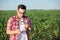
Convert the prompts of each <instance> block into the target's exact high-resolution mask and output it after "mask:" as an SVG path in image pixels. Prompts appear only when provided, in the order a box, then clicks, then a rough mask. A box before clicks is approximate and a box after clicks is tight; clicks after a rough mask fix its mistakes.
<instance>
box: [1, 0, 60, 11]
mask: <svg viewBox="0 0 60 40" xmlns="http://www.w3.org/2000/svg"><path fill="white" fill-rule="evenodd" d="M19 4H24V5H26V7H27V10H31V9H37V10H40V9H44V10H52V9H57V10H60V0H0V10H16V9H17V6H18V5H19Z"/></svg>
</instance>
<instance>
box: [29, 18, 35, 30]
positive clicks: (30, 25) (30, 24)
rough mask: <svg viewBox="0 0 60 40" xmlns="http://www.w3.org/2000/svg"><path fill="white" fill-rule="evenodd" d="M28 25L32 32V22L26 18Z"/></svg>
mask: <svg viewBox="0 0 60 40" xmlns="http://www.w3.org/2000/svg"><path fill="white" fill-rule="evenodd" d="M28 25H29V27H30V28H31V29H32V30H33V29H34V27H33V23H32V21H31V20H30V18H28Z"/></svg>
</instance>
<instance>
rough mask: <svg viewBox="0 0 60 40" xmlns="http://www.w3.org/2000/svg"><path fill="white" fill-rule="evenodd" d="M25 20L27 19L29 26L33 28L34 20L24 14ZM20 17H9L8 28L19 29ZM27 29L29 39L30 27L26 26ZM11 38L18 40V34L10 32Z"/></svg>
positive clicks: (10, 39)
mask: <svg viewBox="0 0 60 40" xmlns="http://www.w3.org/2000/svg"><path fill="white" fill-rule="evenodd" d="M23 20H24V21H25V20H27V23H28V24H29V27H30V28H31V29H32V28H33V27H32V22H31V20H30V19H29V18H28V17H27V16H24V18H23ZM19 26H20V25H19V18H18V17H17V16H12V17H10V18H9V20H8V22H7V30H16V29H19ZM26 29H27V31H26V33H27V36H28V40H29V33H28V28H26ZM9 40H18V35H17V34H10V37H9Z"/></svg>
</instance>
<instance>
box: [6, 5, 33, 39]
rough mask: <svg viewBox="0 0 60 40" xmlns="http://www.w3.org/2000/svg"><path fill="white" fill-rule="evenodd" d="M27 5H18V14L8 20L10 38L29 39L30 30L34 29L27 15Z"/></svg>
mask: <svg viewBox="0 0 60 40" xmlns="http://www.w3.org/2000/svg"><path fill="white" fill-rule="evenodd" d="M25 11H26V6H25V5H23V4H21V5H18V7H17V14H16V15H15V16H12V17H10V18H9V20H8V22H7V30H6V32H7V34H9V35H10V37H9V40H29V33H28V30H32V29H33V27H32V22H31V20H30V19H29V17H27V16H25Z"/></svg>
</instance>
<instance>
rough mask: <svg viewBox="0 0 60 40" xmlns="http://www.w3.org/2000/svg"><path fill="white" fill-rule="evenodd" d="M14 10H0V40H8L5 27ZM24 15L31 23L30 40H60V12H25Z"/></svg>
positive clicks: (14, 12)
mask: <svg viewBox="0 0 60 40" xmlns="http://www.w3.org/2000/svg"><path fill="white" fill-rule="evenodd" d="M15 14H16V11H15V10H7V11H1V10H0V40H8V37H9V35H7V34H6V25H7V21H8V19H9V17H11V16H13V15H15ZM26 15H27V16H28V17H29V18H30V19H31V21H32V22H33V27H34V30H33V31H29V33H30V40H60V10H27V11H26Z"/></svg>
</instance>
